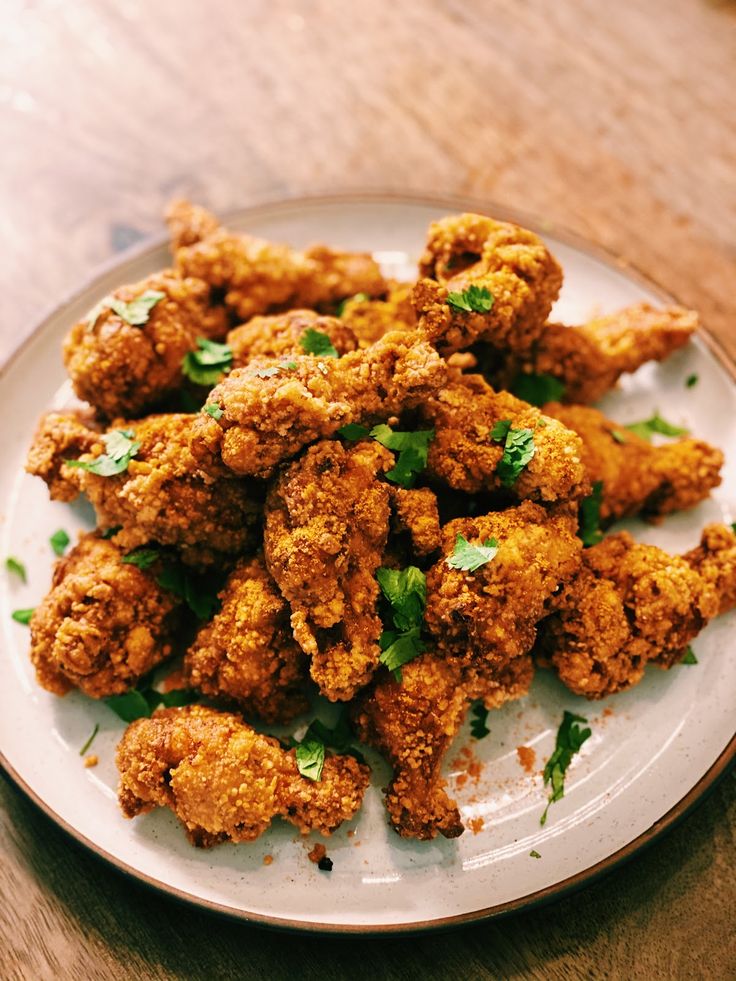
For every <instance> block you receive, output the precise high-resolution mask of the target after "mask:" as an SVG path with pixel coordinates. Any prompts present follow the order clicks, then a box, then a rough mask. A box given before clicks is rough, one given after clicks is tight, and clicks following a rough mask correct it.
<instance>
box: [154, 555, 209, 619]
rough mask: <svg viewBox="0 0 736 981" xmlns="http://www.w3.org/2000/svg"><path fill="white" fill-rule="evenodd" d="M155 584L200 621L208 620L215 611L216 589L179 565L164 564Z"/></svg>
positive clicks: (172, 563)
mask: <svg viewBox="0 0 736 981" xmlns="http://www.w3.org/2000/svg"><path fill="white" fill-rule="evenodd" d="M156 582H157V583H158V584H159V586H162V587H163V588H164V589H168V590H169V591H170V592H172V593H174V595H175V596H178V597H179V599H182V600H184V602H185V603H186V604H187V606H188V607H189V609H190V610H191V611H192V613H194V614H195V616H197V617H198V618H199V619H200V620H209V619H210V618H211V617H212V614H213V613H214V612H215V610H216V609H217V589H216V588H215V587H213V586H212V585H211V584H209V583H205V581H204V579H203V577H201V576H195V575H194V574H193V573H191V572H189V571H187V570H186V569H184V568H183V566H181V565H178V564H176V563H174V562H166V563H165V565H164V568H163V572H162V573H161V574H160V575H159V576H157V577H156Z"/></svg>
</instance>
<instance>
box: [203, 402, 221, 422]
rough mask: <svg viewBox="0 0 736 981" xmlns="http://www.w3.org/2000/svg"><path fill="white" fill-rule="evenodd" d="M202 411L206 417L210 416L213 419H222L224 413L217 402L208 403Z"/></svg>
mask: <svg viewBox="0 0 736 981" xmlns="http://www.w3.org/2000/svg"><path fill="white" fill-rule="evenodd" d="M204 411H205V412H206V413H207V415H208V416H212V418H213V419H222V417H223V415H224V413H223V410H222V409H221V408H220V406H219V404H218V403H217V402H208V403H207V405H205V407H204Z"/></svg>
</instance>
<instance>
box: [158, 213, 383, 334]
mask: <svg viewBox="0 0 736 981" xmlns="http://www.w3.org/2000/svg"><path fill="white" fill-rule="evenodd" d="M167 221H168V223H169V227H170V229H171V231H172V237H173V239H174V243H173V244H174V254H175V258H176V265H177V268H178V269H179V270H180V272H181V273H182V275H184V276H195V277H197V278H198V279H203V280H204V281H205V282H206V283H208V284H209V285H210V286H212V287H215V288H216V289H217V290H220V291H224V298H225V305H226V307H228V309H230V310H231V311H232V312H233V313H234V314H235V315H236V316H237V317H239V318H240V319H241V320H248V319H250V317H254V316H256V315H257V314H261V313H269V312H275V311H278V310H284V309H289V308H293V307H308V308H314V307H317V306H319V305H330V304H335V303H337V302H338V301H339V300H342V299H344V298H345V297H348V296H353V295H354V294H355V293H367V294H368V295H369V296H380V295H382V294H383V293H384V292H385V290H386V283H385V280H384V278H383V276H382V275H381V271H380V269H379V267H378V263H377V262H376V261H375V260H374V259H373V258H372V257H371V256H370V255H369V254H368V253H357V252H344V251H341V250H339V249H331V248H329V247H328V246H326V245H313V246H311V247H309V248H307V249H305V250H304V251H301V252H300V251H298V250H297V249H292V248H290V247H289V246H287V245H279V244H277V243H274V242H267V241H265V240H264V239H259V238H256V237H255V236H253V235H247V234H245V233H242V234H236V233H234V232H229V231H228V230H227V229H225V228H222V227H221V226H220V225H219V223H218V222H217V220H216V219H215V218H214V217H213V216H212V215H209V214H208V213H207V212H206V211H205V210H204V209H203V208H195V207H193V206H192V205H190V204H189V203H188V202H186V201H175V202H173V203H172V204H171V205H170V207H169V209H168V211H167ZM190 223H191V224H190Z"/></svg>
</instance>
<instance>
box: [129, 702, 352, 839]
mask: <svg viewBox="0 0 736 981" xmlns="http://www.w3.org/2000/svg"><path fill="white" fill-rule="evenodd" d="M117 766H118V770H119V771H120V788H119V792H118V799H119V801H120V807H121V809H122V811H123V814H124V815H125V816H126V817H129V818H132V817H135V816H136V815H138V814H145V813H146V812H148V811H151V810H153V808H154V807H168V808H170V809H171V810H172V811H173V812H174V814H176V816H177V817H178V818H179V820H180V821H181V822H182V823H183V825H184V827H185V829H186V833H187V837H188V838H189V840H190V841H191V842H192V843H193V844H195V845H199V846H200V847H209V846H211V845H216V844H218V843H219V842H223V841H234V842H241V841H253V840H254V839H255V838H257V837H258V836H259V835H261V834H263V832H264V831H265V830H266V829H267V828H268V826H269V825H270V824H271V821H272V820H273V819H274V818H275V817H282V818H284V819H285V820H286V821H289V822H290V823H291V824H294V825H296V827H297V828H298V829H299V831H300V832H301V833H302V834H307V833H308V832H310V831H319V832H320V833H321V834H323V835H329V834H331V833H332V832H333V831H334V830H335V829H336V828H338V827H339V826H340V825H341V824H342V822H343V821H348V820H350V818H351V817H353V815H354V814H355V813H356V812H357V811H358V808H359V807H360V805H361V802H362V800H363V794H364V793H365V790H366V787H367V786H368V780H369V776H370V770H369V769H368V767H367V766H365V765H363V764H361V763H358V762H357V760H355V759H353V757H352V756H331V755H327V756H326V757H325V762H324V768H323V770H322V777H321V779H320V780H310V779H308V778H307V777H303V776H302V775H301V774H300V773H299V770H298V768H297V764H296V755H295V751H294V750H293V749H292V750H289V751H286V750H284V749H282V747H281V746H280V745H279V743H278V741H277V740H276V739H272V738H270V737H269V736H262V735H260V734H259V733H257V732H255V730H253V729H251V728H250V726H248V725H246V723H244V722H243V721H242V720H241V719H240V717H239V716H237V715H234V714H232V713H230V712H219V711H216V710H215V709H211V708H205V707H204V706H201V705H190V706H187V707H186V708H173V709H162V710H159V711H158V712H155V713H154V715H153V716H152V717H151V718H150V719H138V720H137V721H135V722H133V723H132V724H131V725H129V726H128V728H127V729H126V730H125V733H124V735H123V738H122V739H121V741H120V745H119V746H118V750H117Z"/></svg>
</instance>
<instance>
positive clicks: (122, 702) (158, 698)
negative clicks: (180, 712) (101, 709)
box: [105, 688, 197, 722]
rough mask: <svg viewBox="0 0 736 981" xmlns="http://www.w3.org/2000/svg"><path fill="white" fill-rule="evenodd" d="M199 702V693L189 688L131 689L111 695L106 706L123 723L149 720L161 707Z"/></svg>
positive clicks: (106, 701)
mask: <svg viewBox="0 0 736 981" xmlns="http://www.w3.org/2000/svg"><path fill="white" fill-rule="evenodd" d="M196 700H197V693H196V692H193V691H189V689H188V688H175V689H173V690H172V691H166V692H163V691H156V689H155V688H131V689H130V691H126V692H124V693H123V694H122V695H110V697H109V698H106V699H105V704H106V705H107V706H108V707H109V708H111V709H112V710H113V712H114V713H115V714H116V715H117V716H119V717H120V718H121V719H122V720H123V722H134V721H135V720H136V719H143V718H148V717H149V716H150V715H151V713H152V712H154V711H155V710H156V709H157V708H158V707H159V705H163V706H164V708H174V707H180V706H182V705H191V704H192V702H195V701H196Z"/></svg>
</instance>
